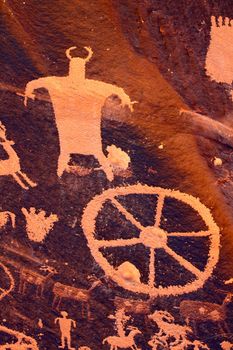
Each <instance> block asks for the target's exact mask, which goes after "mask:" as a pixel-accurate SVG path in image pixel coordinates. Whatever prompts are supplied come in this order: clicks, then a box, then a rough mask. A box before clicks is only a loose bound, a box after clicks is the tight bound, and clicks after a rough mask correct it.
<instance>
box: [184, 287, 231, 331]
mask: <svg viewBox="0 0 233 350" xmlns="http://www.w3.org/2000/svg"><path fill="white" fill-rule="evenodd" d="M232 296H233V294H232V293H228V294H227V296H226V297H225V299H224V300H223V303H222V305H219V304H215V303H209V302H205V301H194V300H183V301H182V302H181V303H180V315H181V316H182V317H183V319H184V320H185V321H186V323H187V324H190V322H192V325H193V328H194V332H195V333H197V332H196V329H195V328H196V324H197V323H201V322H208V321H212V322H216V323H217V324H218V326H219V330H220V332H221V333H224V332H225V331H227V333H228V332H229V331H228V326H227V324H226V318H227V305H228V304H229V303H230V302H231V299H232Z"/></svg>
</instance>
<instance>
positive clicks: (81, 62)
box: [24, 46, 133, 181]
mask: <svg viewBox="0 0 233 350" xmlns="http://www.w3.org/2000/svg"><path fill="white" fill-rule="evenodd" d="M75 48H76V47H75V46H73V47H70V48H69V49H67V50H66V56H67V58H68V59H69V60H70V64H69V73H68V75H67V76H64V77H57V76H51V77H45V78H39V79H36V80H33V81H30V82H29V83H28V84H27V86H26V89H25V100H24V104H25V106H26V105H27V101H28V98H32V99H34V98H35V94H34V90H36V89H40V88H45V89H47V90H48V92H49V94H50V97H51V101H52V104H53V108H54V113H55V119H56V125H57V129H58V134H59V141H60V156H59V160H58V169H57V174H58V176H59V177H60V176H61V175H62V174H63V172H64V170H65V169H66V167H67V165H68V162H69V158H70V154H71V153H78V154H84V155H94V156H95V157H96V158H97V159H98V161H99V163H100V166H101V168H102V169H103V170H104V172H105V174H106V176H107V178H108V180H110V181H111V180H113V171H112V167H111V164H110V162H109V161H108V159H107V158H106V157H105V155H104V153H103V148H102V139H101V110H102V107H103V105H104V103H105V100H106V98H108V97H109V96H111V95H117V96H118V97H119V98H120V99H121V104H122V105H123V106H128V107H129V108H130V110H131V111H132V110H133V102H131V100H130V97H129V96H128V95H127V94H126V93H125V92H124V90H123V89H122V88H120V87H118V86H116V85H112V84H107V83H104V82H102V81H98V80H93V79H87V78H86V76H85V75H86V74H85V73H86V63H87V62H88V61H89V60H90V58H91V57H92V55H93V51H92V49H91V48H90V47H85V49H86V50H87V52H88V56H87V57H86V58H85V59H83V58H80V57H72V56H71V51H72V50H73V49H75Z"/></svg>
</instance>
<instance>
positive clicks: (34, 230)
mask: <svg viewBox="0 0 233 350" xmlns="http://www.w3.org/2000/svg"><path fill="white" fill-rule="evenodd" d="M21 211H22V213H23V214H24V216H25V219H26V231H27V235H28V238H29V239H30V240H31V241H34V242H42V241H43V240H44V239H45V237H46V236H47V234H48V233H49V231H50V230H51V229H52V228H53V226H54V223H55V222H57V221H58V217H57V215H56V214H50V215H49V216H46V213H45V211H44V210H42V209H40V210H38V211H36V208H30V209H29V210H27V209H26V208H22V209H21Z"/></svg>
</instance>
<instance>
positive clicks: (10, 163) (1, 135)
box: [0, 122, 36, 190]
mask: <svg viewBox="0 0 233 350" xmlns="http://www.w3.org/2000/svg"><path fill="white" fill-rule="evenodd" d="M0 145H1V146H2V147H3V149H4V151H5V152H6V153H7V155H8V159H4V160H0V176H12V177H13V178H14V180H15V181H16V182H17V183H18V184H19V185H20V186H21V187H22V188H23V189H25V190H28V189H29V187H34V186H36V183H35V182H33V181H31V180H30V179H29V178H28V176H27V175H26V174H25V173H23V172H22V170H21V166H20V159H19V156H18V155H17V153H16V152H15V150H14V149H13V147H12V146H13V145H14V141H10V140H8V139H7V137H6V128H5V126H4V125H3V124H2V122H0Z"/></svg>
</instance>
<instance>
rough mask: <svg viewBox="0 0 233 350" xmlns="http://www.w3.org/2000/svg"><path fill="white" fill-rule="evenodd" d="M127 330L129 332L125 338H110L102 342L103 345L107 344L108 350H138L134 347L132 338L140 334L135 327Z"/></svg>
mask: <svg viewBox="0 0 233 350" xmlns="http://www.w3.org/2000/svg"><path fill="white" fill-rule="evenodd" d="M128 329H130V332H129V334H128V335H127V336H122V337H120V336H110V337H107V338H105V339H104V340H103V342H102V343H103V344H106V343H107V344H109V345H110V350H117V349H127V348H129V349H132V350H139V348H138V347H137V346H136V343H135V340H134V338H135V337H136V335H138V334H141V333H142V332H141V331H140V330H139V329H138V328H137V327H132V326H129V327H128Z"/></svg>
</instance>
